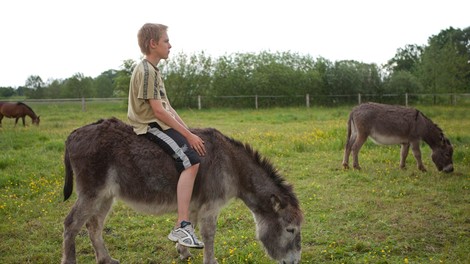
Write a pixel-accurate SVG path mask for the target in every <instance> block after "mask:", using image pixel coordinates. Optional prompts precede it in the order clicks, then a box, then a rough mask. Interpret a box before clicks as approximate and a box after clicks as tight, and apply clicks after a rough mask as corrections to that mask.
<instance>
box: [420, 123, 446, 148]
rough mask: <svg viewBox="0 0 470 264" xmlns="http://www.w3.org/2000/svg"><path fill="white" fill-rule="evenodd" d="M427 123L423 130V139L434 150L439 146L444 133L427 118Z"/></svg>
mask: <svg viewBox="0 0 470 264" xmlns="http://www.w3.org/2000/svg"><path fill="white" fill-rule="evenodd" d="M425 123H426V125H425V127H424V129H423V134H422V137H421V138H422V139H423V141H424V142H426V143H427V144H428V145H429V147H431V149H434V148H436V147H437V146H439V144H440V142H441V140H442V137H443V136H444V134H443V133H442V130H441V129H440V128H439V127H438V126H437V125H436V124H434V123H433V122H432V121H431V120H429V119H427V118H425Z"/></svg>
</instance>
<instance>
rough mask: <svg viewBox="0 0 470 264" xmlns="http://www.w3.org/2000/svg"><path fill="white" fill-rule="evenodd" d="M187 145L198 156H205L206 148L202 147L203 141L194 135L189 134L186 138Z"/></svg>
mask: <svg viewBox="0 0 470 264" xmlns="http://www.w3.org/2000/svg"><path fill="white" fill-rule="evenodd" d="M188 142H189V145H190V146H191V147H192V148H193V149H194V150H195V151H196V152H197V153H198V154H199V156H204V155H206V147H204V140H202V138H200V137H199V136H197V135H195V134H191V136H190V137H189V138H188Z"/></svg>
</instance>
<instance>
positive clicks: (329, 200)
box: [0, 102, 470, 264]
mask: <svg viewBox="0 0 470 264" xmlns="http://www.w3.org/2000/svg"><path fill="white" fill-rule="evenodd" d="M28 105H30V106H31V107H32V108H33V109H34V111H35V112H36V113H37V114H38V115H40V116H41V124H40V125H39V126H32V125H31V119H29V118H28V119H27V120H26V123H27V126H26V127H22V126H17V127H16V128H15V127H14V120H13V119H4V120H3V127H2V128H0V263H59V262H60V258H61V249H62V248H61V247H62V231H63V220H64V218H65V216H66V215H67V214H68V212H69V210H70V208H71V206H72V204H73V202H74V201H75V198H76V196H75V194H74V195H73V196H72V197H71V199H69V200H68V201H67V202H63V201H62V200H63V195H62V188H63V179H64V166H63V153H64V141H65V139H66V137H67V136H68V135H69V133H70V132H71V131H72V130H73V129H75V128H78V127H81V126H83V125H86V124H88V123H91V122H95V121H96V120H98V119H100V118H108V117H112V116H115V117H117V118H119V119H121V120H124V121H126V114H127V107H126V106H125V105H124V103H123V102H89V103H87V111H86V112H82V111H81V105H80V103H73V102H70V103H47V104H46V103H28ZM350 109H351V107H340V108H316V107H311V108H308V109H307V108H286V109H285V108H275V109H259V110H250V109H245V110H244V109H241V110H240V109H235V110H233V109H214V110H191V109H180V110H178V112H179V114H180V115H181V116H182V117H183V119H184V120H185V121H186V123H187V124H188V125H190V126H191V127H214V128H217V129H218V130H220V131H221V132H222V133H224V134H226V135H228V136H230V137H233V138H235V139H237V140H240V141H242V142H246V143H249V144H250V145H252V146H253V147H254V148H255V149H257V150H258V151H259V152H260V153H261V154H262V155H264V156H266V157H268V158H269V159H270V160H271V161H272V163H273V164H274V165H275V167H276V168H277V169H279V171H280V173H281V174H282V175H283V176H284V178H285V179H286V180H287V181H288V182H290V183H292V184H293V185H294V191H295V192H296V194H297V196H298V198H299V200H300V202H301V208H302V210H303V211H304V214H305V222H304V225H303V228H302V262H301V263H468V256H469V255H470V248H469V245H470V114H468V107H463V106H457V107H453V106H418V109H420V110H421V111H422V112H423V113H424V114H426V115H427V116H428V117H429V118H431V119H432V120H433V121H434V122H435V123H437V124H438V125H439V126H440V127H441V128H442V129H443V131H444V133H445V135H446V136H447V137H448V138H449V139H450V141H451V142H452V144H453V145H454V167H455V171H454V172H453V173H450V174H445V173H439V172H438V171H437V169H436V168H435V166H434V164H433V163H432V161H431V158H430V148H429V147H428V146H427V145H424V144H422V148H421V150H422V153H423V162H424V165H425V166H426V168H427V169H428V171H427V172H420V171H419V170H418V169H417V167H416V162H415V160H414V158H413V157H412V156H411V153H410V156H409V157H408V159H407V169H406V170H400V169H399V159H400V157H399V156H400V147H399V146H398V145H396V146H377V145H374V144H373V143H371V142H370V140H369V141H367V143H366V144H365V145H364V147H363V148H362V150H361V153H360V159H361V166H362V170H361V171H357V170H343V169H342V164H341V162H342V156H343V148H344V142H345V140H346V121H347V117H348V114H349V111H350ZM175 217H176V214H168V215H164V216H158V217H156V216H151V215H143V214H140V213H137V212H135V211H133V210H131V209H129V208H128V207H127V206H126V205H124V204H122V203H120V202H119V203H116V204H115V206H114V209H113V212H112V213H111V214H110V216H109V218H108V221H107V224H106V227H105V233H104V239H105V241H106V244H107V246H108V249H109V251H110V252H111V255H112V256H113V257H115V258H117V259H119V260H120V261H121V263H201V262H202V255H201V254H200V252H202V251H197V250H192V253H193V255H194V258H193V259H191V260H190V261H189V262H186V261H180V260H179V259H178V258H177V256H178V254H177V253H176V251H175V247H174V244H173V243H172V242H170V241H169V240H168V239H167V238H166V236H167V235H168V232H169V230H170V228H171V226H172V225H173V222H174V220H175ZM217 228H218V229H217V233H216V237H215V254H216V257H217V259H218V261H219V263H261V264H263V263H273V262H272V261H271V260H270V259H269V258H268V257H267V255H266V254H265V253H264V251H263V249H262V246H261V245H260V243H259V242H258V241H257V240H256V238H255V225H254V221H253V218H252V215H251V213H250V211H249V210H248V209H247V207H246V206H245V205H244V204H243V203H242V202H241V201H238V200H234V201H232V202H230V203H229V204H228V206H227V207H226V208H224V209H223V210H222V212H221V214H220V216H219V220H218V227H217ZM273 232H275V230H273ZM77 258H78V262H79V263H94V252H93V249H92V246H91V244H90V241H89V239H88V236H87V233H86V229H83V231H82V232H81V233H80V235H79V236H77Z"/></svg>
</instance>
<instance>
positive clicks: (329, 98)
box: [197, 93, 470, 109]
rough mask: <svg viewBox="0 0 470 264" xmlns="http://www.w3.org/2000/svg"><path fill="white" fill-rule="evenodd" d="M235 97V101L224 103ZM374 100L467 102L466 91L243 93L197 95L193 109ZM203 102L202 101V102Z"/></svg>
mask: <svg viewBox="0 0 470 264" xmlns="http://www.w3.org/2000/svg"><path fill="white" fill-rule="evenodd" d="M232 99H237V102H236V103H233V102H232V103H228V102H229V100H232ZM372 101H373V102H378V103H388V104H399V105H405V106H409V105H413V104H430V105H439V104H441V105H444V104H448V105H470V94H409V93H405V94H381V95H377V94H356V95H315V96H311V95H310V94H306V95H296V96H270V95H263V96H261V95H244V96H197V108H198V109H202V108H210V107H214V106H215V107H220V106H223V107H230V106H232V107H254V108H255V109H258V108H259V107H260V105H261V106H264V107H273V106H280V107H282V106H302V105H303V106H305V107H307V108H308V107H310V106H311V105H321V106H335V105H348V104H361V103H363V102H372ZM205 102H206V103H205Z"/></svg>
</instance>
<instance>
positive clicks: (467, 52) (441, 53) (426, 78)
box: [419, 27, 470, 101]
mask: <svg viewBox="0 0 470 264" xmlns="http://www.w3.org/2000/svg"><path fill="white" fill-rule="evenodd" d="M469 31H470V29H469V28H467V29H465V30H463V31H462V30H459V29H454V28H452V27H451V28H449V29H446V30H442V31H441V32H440V33H439V34H438V35H435V36H432V37H430V38H429V40H428V43H429V45H428V46H427V47H426V48H425V49H424V52H423V56H422V63H421V65H420V72H419V77H420V80H421V82H422V83H423V85H424V87H425V89H426V90H427V91H429V92H431V93H433V94H436V93H455V92H464V91H466V90H467V89H468V87H469V85H470V63H469V61H470V34H469ZM434 101H436V99H435V100H434Z"/></svg>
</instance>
